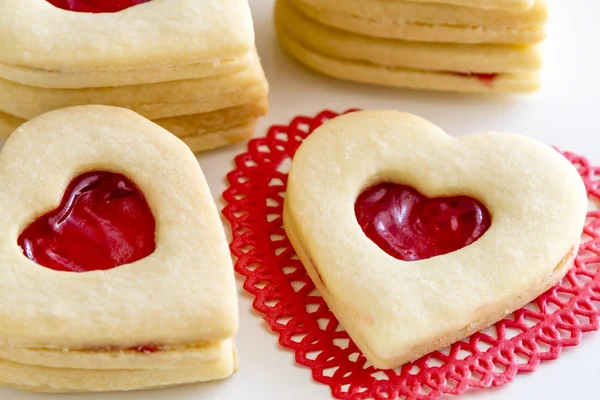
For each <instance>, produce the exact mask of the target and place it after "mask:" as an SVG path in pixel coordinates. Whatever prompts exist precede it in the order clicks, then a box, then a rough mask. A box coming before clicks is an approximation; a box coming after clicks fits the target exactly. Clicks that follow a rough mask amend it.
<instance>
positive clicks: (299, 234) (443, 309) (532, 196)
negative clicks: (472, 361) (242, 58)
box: [283, 111, 587, 368]
mask: <svg viewBox="0 0 600 400" xmlns="http://www.w3.org/2000/svg"><path fill="white" fill-rule="evenodd" d="M380 182H398V183H402V184H403V185H406V186H408V187H411V188H415V189H416V190H417V191H418V192H420V193H422V194H423V196H426V197H428V198H432V199H434V198H448V197H450V198H453V197H456V196H459V197H461V196H465V197H468V198H470V199H476V200H477V201H478V202H480V203H481V204H482V205H485V209H487V210H488V211H489V217H490V219H491V221H493V223H492V224H491V226H489V228H488V229H487V231H486V232H485V234H482V235H480V234H481V233H483V230H484V229H483V228H485V227H486V226H487V224H486V223H475V224H472V223H471V224H467V225H468V226H471V228H469V229H467V230H471V231H473V232H475V235H474V236H479V239H477V240H476V241H474V242H472V243H471V244H469V245H468V246H465V247H462V248H460V249H456V250H455V251H452V252H448V253H446V254H440V255H438V256H436V257H431V258H426V257H423V258H422V259H420V260H415V261H410V262H407V261H404V260H401V259H397V258H395V257H392V256H391V255H390V254H388V252H386V251H384V249H382V248H381V247H379V246H378V244H377V241H378V240H379V239H378V238H375V239H374V240H371V239H370V238H369V237H367V235H366V234H365V232H364V231H363V229H362V228H361V225H360V224H359V223H357V213H356V208H355V206H356V202H357V199H359V198H360V195H361V193H363V192H364V191H365V189H367V195H368V194H369V190H368V188H370V187H372V186H374V185H377V184H378V183H380ZM413 195H415V194H414V193H413ZM462 198H464V197H462ZM425 204H433V206H432V207H433V208H434V209H435V208H436V203H435V201H433V202H432V203H431V202H425ZM473 204H475V203H471V205H470V206H469V207H473ZM482 210H483V209H482ZM359 211H360V210H359ZM471 212H475V214H476V213H477V211H474V210H471ZM482 212H483V211H482ZM586 212H587V193H586V189H585V186H584V185H583V182H582V180H581V177H580V176H579V174H578V173H577V171H576V170H575V168H574V167H573V165H572V164H571V163H569V162H568V161H567V160H566V159H565V158H564V157H562V156H561V155H560V154H559V153H558V152H556V151H555V150H554V149H552V148H550V147H548V146H546V145H543V144H541V143H539V142H536V141H534V140H531V139H528V138H526V137H523V136H520V135H514V134H509V133H494V132H488V133H482V134H474V135H466V136H462V137H459V138H453V137H450V136H448V135H447V134H446V133H444V132H443V131H442V130H441V129H440V128H438V127H436V126H435V125H433V124H431V123H429V122H427V121H425V120H423V119H421V118H418V117H415V116H413V115H410V114H404V113H399V112H395V111H365V112H355V113H351V114H347V115H344V116H341V117H338V118H335V119H333V120H331V121H329V122H327V123H325V124H324V125H322V126H321V127H319V128H318V129H316V130H315V131H314V132H313V133H312V134H311V135H310V136H309V137H308V138H307V139H306V140H305V141H304V142H303V143H302V145H301V146H300V148H299V149H298V151H297V152H296V153H295V155H294V159H293V161H292V166H291V171H290V175H289V177H288V186H287V191H286V197H285V203H284V214H283V217H284V227H285V230H286V233H287V235H288V237H289V239H290V241H291V243H292V244H293V246H294V249H295V250H296V252H297V254H298V256H299V257H300V259H301V261H302V263H303V264H304V266H305V268H306V270H307V272H308V274H309V276H310V277H311V279H312V280H313V282H314V283H315V286H316V287H317V289H318V290H319V292H320V293H321V295H322V296H323V298H324V299H325V301H326V302H327V304H328V305H329V308H330V309H331V310H332V311H333V313H334V314H335V316H336V317H337V319H338V320H339V321H340V323H341V324H342V326H343V327H344V328H345V329H346V331H348V334H349V335H350V336H351V337H352V339H353V341H354V342H355V343H356V345H357V346H358V347H359V348H360V349H361V350H362V352H363V353H364V355H365V356H366V357H367V359H368V360H369V361H370V362H371V364H373V365H374V366H375V367H377V368H395V367H398V366H399V365H401V364H403V363H405V362H407V361H411V360H415V359H417V358H419V357H421V356H423V355H424V354H427V353H429V352H431V351H433V350H437V349H440V348H443V347H445V346H447V345H449V344H451V343H452V342H454V341H456V340H458V339H461V338H463V337H466V336H468V335H470V334H472V333H473V332H475V331H477V330H479V329H482V328H484V327H486V326H489V325H491V324H492V323H494V322H496V321H498V320H499V319H501V318H503V317H505V316H506V315H507V314H508V313H510V312H512V311H514V310H516V309H518V308H520V307H522V306H524V305H525V304H527V303H528V302H530V301H531V300H533V299H534V298H535V297H537V296H538V295H540V294H541V293H543V292H544V291H546V290H547V289H549V288H550V287H551V286H553V285H554V284H555V283H556V282H558V281H559V280H560V279H561V278H562V277H563V276H564V275H565V273H566V271H567V270H568V269H569V267H570V266H571V264H572V261H573V258H574V254H575V253H576V251H577V248H578V244H579V242H580V239H581V232H582V228H583V225H584V221H585V217H586ZM374 214H377V213H372V212H371V213H369V215H371V216H373V215H374ZM434 214H435V213H434ZM468 214H469V212H468V213H467V215H468ZM385 215H386V212H384V216H385ZM442 216H443V215H442ZM358 218H359V219H362V217H361V216H360V213H359V215H358ZM367 219H368V218H367ZM479 219H481V221H482V222H483V221H484V220H485V219H487V217H483V216H482V217H481V218H479V217H473V218H472V219H471V220H479ZM371 222H372V221H371ZM450 224H452V222H451V223H450ZM459 225H460V224H459ZM477 227H479V228H477ZM377 229H379V227H376V229H375V230H377ZM434 229H435V228H434ZM367 231H369V229H367ZM450 231H452V229H450ZM381 232H383V233H385V232H386V229H385V227H383V228H382V229H381ZM467 236H469V235H468V234H467V235H462V237H463V239H464V237H467ZM450 242H452V241H450ZM450 242H448V243H450ZM467 242H468V240H467ZM441 243H442V247H445V246H448V245H449V244H448V243H446V242H445V241H441ZM464 244H466V242H465V243H464ZM382 247H384V246H382ZM426 247H427V246H426ZM451 247H460V246H457V244H456V243H454V245H453V246H451ZM446 250H448V248H446ZM442 253H443V252H442ZM422 255H428V254H426V253H424V254H422Z"/></svg>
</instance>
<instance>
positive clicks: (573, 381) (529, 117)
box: [0, 0, 600, 400]
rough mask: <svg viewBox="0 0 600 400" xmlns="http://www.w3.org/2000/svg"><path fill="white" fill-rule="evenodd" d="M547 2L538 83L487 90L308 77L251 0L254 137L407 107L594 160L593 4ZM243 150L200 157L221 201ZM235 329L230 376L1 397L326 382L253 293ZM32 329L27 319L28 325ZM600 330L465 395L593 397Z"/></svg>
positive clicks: (217, 395)
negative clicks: (483, 93) (313, 118)
mask: <svg viewBox="0 0 600 400" xmlns="http://www.w3.org/2000/svg"><path fill="white" fill-rule="evenodd" d="M548 1H549V2H550V3H551V7H552V21H551V26H550V37H549V40H548V42H547V44H546V46H545V47H546V55H547V57H546V69H545V77H544V89H543V90H542V91H541V92H539V93H538V94H534V95H525V96H514V97H500V98H487V97H480V96H468V95H466V96H461V95H454V94H436V93H424V92H412V91H403V90H393V89H387V88H377V87H369V86H363V85H355V84H349V83H344V82H340V81H335V80H331V79H328V78H325V77H322V76H319V75H316V74H314V73H312V72H310V71H308V70H306V69H305V68H303V67H301V66H299V65H298V64H296V63H295V62H293V61H292V60H290V59H289V58H288V57H287V56H285V55H284V54H282V52H281V50H280V49H279V48H278V46H277V43H276V41H275V36H274V31H273V27H272V13H271V10H272V6H273V0H250V3H251V5H252V9H253V13H254V19H255V25H256V34H257V42H258V48H259V51H260V54H261V56H262V60H263V64H264V67H265V70H266V73H267V76H268V78H269V81H270V83H271V112H270V114H269V115H268V116H267V117H266V118H264V119H263V120H262V122H261V124H260V127H259V129H258V132H257V135H263V134H264V132H265V128H266V127H268V126H269V125H271V124H282V123H287V122H288V121H289V120H290V119H291V118H292V117H293V116H295V115H298V114H306V115H313V114H315V113H317V112H318V111H320V110H322V109H324V108H330V109H333V110H336V111H342V110H345V109H347V108H351V107H360V108H393V109H399V110H403V111H409V112H413V113H415V114H417V115H420V116H422V117H425V118H427V119H429V120H431V121H433V122H435V123H437V124H438V125H440V126H442V127H444V128H445V129H446V130H447V132H449V133H450V134H453V135H460V134H463V133H469V132H473V131H482V130H505V131H513V132H517V133H522V134H525V135H529V136H532V137H535V138H537V139H540V140H542V141H544V142H546V143H548V144H553V145H556V146H559V147H561V148H563V149H568V150H571V151H575V152H577V153H580V154H584V155H586V156H588V157H589V158H590V159H591V160H592V161H594V162H596V163H600V121H599V119H598V116H599V115H600V104H599V103H598V100H597V99H596V98H595V96H596V95H597V94H598V93H600V55H599V52H600V45H599V44H598V42H597V41H596V40H595V38H597V39H600V24H599V23H598V21H597V19H596V18H597V16H598V15H600V2H599V1H597V0H568V1H565V0H548ZM244 149H245V146H244V145H237V146H234V147H229V148H227V149H223V150H218V151H214V152H211V153H208V154H204V155H202V156H200V157H199V159H200V163H201V165H202V167H203V169H204V173H205V174H206V176H207V179H208V182H209V184H210V186H211V188H212V190H213V195H214V197H215V199H216V200H217V201H218V202H219V204H220V206H222V204H223V203H222V200H221V193H222V192H223V190H224V189H225V186H226V185H225V181H224V177H225V174H226V173H227V172H229V170H230V169H231V168H232V159H233V157H234V156H235V155H236V154H238V153H240V152H242V151H243V150H244ZM238 286H240V293H241V296H240V297H241V300H240V302H241V305H240V314H241V315H240V318H241V328H240V331H239V333H238V335H237V346H238V349H239V353H240V360H241V369H240V371H239V373H238V374H237V375H236V376H234V377H233V378H231V379H229V380H226V381H223V382H219V383H211V384H205V385H194V386H188V387H182V388H175V389H165V390H157V391H149V392H139V393H119V394H114V393H111V394H96V395H53V396H48V395H42V394H28V393H21V392H18V391H14V390H10V389H0V399H1V400H40V399H48V398H50V399H53V400H84V399H86V400H109V399H110V400H158V399H161V400H162V399H165V400H166V399H168V400H200V399H210V400H224V399H236V400H238V399H286V400H306V399H314V400H317V399H327V398H331V395H330V391H329V388H328V387H327V386H325V385H321V384H318V383H315V382H313V381H312V379H311V374H310V371H309V369H307V368H304V367H302V366H299V365H296V364H295V362H294V356H293V354H292V352H291V351H289V350H285V349H282V348H280V347H279V345H278V344H277V336H276V335H275V334H273V333H272V332H271V331H270V330H269V328H268V327H267V325H266V323H265V322H264V321H263V320H262V319H261V318H260V316H259V315H258V314H257V313H256V312H254V311H253V309H252V305H251V303H252V298H251V297H250V296H249V295H248V294H246V293H245V292H243V290H242V289H241V279H239V280H238ZM32 328H33V329H35V327H32ZM599 362H600V333H588V334H586V335H584V339H583V342H582V343H581V344H580V345H579V346H577V347H574V348H569V349H566V350H564V351H563V354H562V355H561V356H560V358H559V359H558V360H557V361H552V362H549V363H545V364H542V365H541V366H540V367H539V368H538V370H537V371H536V372H534V373H532V374H522V375H518V376H517V377H516V379H515V380H514V382H513V383H511V384H508V385H506V386H503V387H501V388H499V389H487V390H476V391H471V392H469V393H468V394H466V395H464V396H462V397H464V398H466V399H482V400H513V399H527V400H531V399H544V400H559V399H565V398H572V399H588V398H589V399H593V398H600V394H599V393H598V392H599V391H600V389H598V379H600V372H599V371H600V369H599V368H598V363H599Z"/></svg>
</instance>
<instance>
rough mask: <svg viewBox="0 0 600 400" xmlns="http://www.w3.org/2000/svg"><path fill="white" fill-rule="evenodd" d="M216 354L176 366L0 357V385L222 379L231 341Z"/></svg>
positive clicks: (128, 386) (150, 385)
mask: <svg viewBox="0 0 600 400" xmlns="http://www.w3.org/2000/svg"><path fill="white" fill-rule="evenodd" d="M219 352H220V357H219V358H217V359H215V360H212V361H211V362H208V363H206V364H204V365H200V366H194V367H193V368H180V369H163V370H161V369H154V370H152V369H141V370H135V369H133V370H118V369H117V370H93V369H87V370H85V369H68V368H64V369H62V368H48V367H40V366H35V365H27V364H19V363H14V362H11V361H7V360H3V359H0V386H10V387H14V388H17V389H22V390H27V391H32V392H48V393H84V392H109V391H126V390H139V389H155V388H162V387H169V386H176V385H184V384H190V383H197V382H206V381H212V380H219V379H225V378H227V377H229V376H231V375H232V374H234V373H235V372H236V371H237V354H236V350H235V348H234V346H233V343H232V341H231V340H227V341H225V342H223V344H222V346H221V349H220V350H219Z"/></svg>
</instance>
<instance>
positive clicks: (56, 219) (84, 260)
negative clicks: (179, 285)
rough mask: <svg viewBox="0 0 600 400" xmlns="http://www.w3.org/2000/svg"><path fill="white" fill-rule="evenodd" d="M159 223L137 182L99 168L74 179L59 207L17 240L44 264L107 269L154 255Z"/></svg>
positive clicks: (66, 268) (85, 269)
mask: <svg viewBox="0 0 600 400" xmlns="http://www.w3.org/2000/svg"><path fill="white" fill-rule="evenodd" d="M155 227H156V222H155V220H154V216H153V215H152V211H151V210H150V206H149V205H148V202H147V201H146V198H145V197H144V194H143V193H142V192H141V191H140V189H139V188H138V187H137V186H136V185H135V184H134V183H133V182H131V181H130V180H129V179H128V178H126V177H125V176H123V175H121V174H116V173H113V172H106V171H95V172H88V173H85V174H82V175H80V176H78V177H76V178H75V179H74V180H73V181H72V182H71V183H70V184H69V186H68V187H67V190H66V191H65V194H64V197H63V199H62V201H61V203H60V205H59V206H58V207H57V208H56V209H55V210H53V211H50V212H48V213H47V214H44V215H42V216H41V217H39V218H38V219H37V220H35V221H34V222H33V223H32V224H31V225H29V226H28V227H27V228H26V229H25V230H24V231H23V233H21V235H20V236H19V239H18V244H19V246H21V248H22V249H23V253H24V254H25V255H26V256H27V257H28V258H29V259H30V260H32V261H35V262H36V263H37V264H39V265H42V266H44V267H46V268H50V269H53V270H57V271H69V272H88V271H97V270H108V269H112V268H115V267H118V266H120V265H124V264H129V263H132V262H134V261H138V260H141V259H142V258H144V257H147V256H149V255H150V254H152V253H153V252H154V250H155V248H156V243H155V240H154V231H155Z"/></svg>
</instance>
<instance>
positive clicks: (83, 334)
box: [0, 106, 237, 380]
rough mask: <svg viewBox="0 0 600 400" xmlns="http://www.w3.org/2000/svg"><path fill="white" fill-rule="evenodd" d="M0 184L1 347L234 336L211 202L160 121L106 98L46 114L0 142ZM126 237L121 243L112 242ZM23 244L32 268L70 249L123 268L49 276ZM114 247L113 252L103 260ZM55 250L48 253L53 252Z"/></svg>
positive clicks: (230, 286) (170, 343)
mask: <svg viewBox="0 0 600 400" xmlns="http://www.w3.org/2000/svg"><path fill="white" fill-rule="evenodd" d="M90 171H96V172H93V173H91V174H89V173H88V172H90ZM102 171H111V172H102ZM125 177H126V178H125ZM98 178H100V179H98ZM74 179H75V181H73V180H74ZM95 184H97V185H98V186H96V187H94V188H92V190H91V191H86V190H84V187H85V186H88V187H87V189H90V186H89V185H92V186H93V185H95ZM0 187H2V188H4V189H3V190H0V215H2V218H3V223H2V231H1V233H0V254H2V258H1V259H0V303H1V304H2V307H1V308H0V342H2V344H3V345H4V346H7V347H14V348H20V349H24V348H33V349H63V348H66V349H71V350H77V349H98V348H110V349H112V348H118V349H129V348H138V347H140V346H145V345H153V346H158V347H160V348H166V349H171V348H178V347H185V346H196V345H197V344H202V343H215V342H219V341H224V340H229V339H230V338H231V337H232V336H233V334H234V333H235V331H236V330H237V294H236V287H235V280H234V275H233V267H232V263H231V255H230V253H229V249H228V245H227V239H226V237H225V233H224V231H223V226H222V223H221V220H220V217H219V213H218V211H217V208H216V205H215V203H214V201H213V198H212V195H211V193H210V190H209V188H208V185H207V183H206V180H205V178H204V175H203V173H202V170H201V169H200V166H199V165H198V161H197V160H196V158H195V156H194V155H193V153H192V152H191V151H190V150H189V148H188V147H187V146H186V145H185V144H184V143H183V142H182V141H180V140H179V139H177V138H176V137H174V136H173V135H172V134H170V133H169V132H167V131H166V130H164V129H162V128H161V127H159V126H158V125H156V124H154V123H152V122H150V121H148V120H147V119H145V118H143V117H141V116H139V115H137V114H135V113H134V112H132V111H128V110H124V109H120V108H115V107H105V106H83V107H72V108H67V109H63V110H57V111H53V112H50V113H47V114H44V115H42V116H40V117H37V118H35V119H33V120H31V121H29V122H27V123H25V124H24V125H22V126H21V127H20V128H19V129H18V130H17V131H16V132H15V133H14V134H13V135H12V136H11V137H10V139H9V140H8V141H7V142H6V144H5V145H4V147H3V149H2V153H1V155H0ZM136 188H137V189H136ZM65 193H66V194H67V195H66V197H67V200H66V201H63V203H64V204H62V205H61V206H60V207H59V209H58V210H55V209H56V207H57V204H61V199H63V197H65ZM106 200H109V201H106ZM52 210H54V211H52ZM136 210H137V211H136ZM49 212H50V214H48V213H49ZM67 214H70V219H69V218H66V219H65V218H63V217H64V216H65V215H67ZM40 216H42V217H41V218H40ZM33 221H35V222H33ZM32 222H33V224H32ZM108 223H110V224H113V226H111V227H108V226H107V224H108ZM81 224H83V225H85V226H84V227H82V226H80V225H81ZM134 224H135V226H132V225H134ZM115 227H117V228H118V229H113V228H115ZM140 232H142V233H141V234H140ZM123 234H125V235H127V236H129V239H128V240H126V242H127V243H117V241H118V240H120V239H121V237H119V238H117V236H122V235H123ZM82 235H88V236H87V237H86V239H85V240H83V239H82V238H81V236H82ZM19 236H21V239H22V240H18V239H19ZM55 239H57V240H56V241H54V240H55ZM70 240H73V241H74V242H73V243H68V242H69V241H70ZM26 241H27V242H29V243H30V245H28V246H26V248H28V247H29V248H32V249H33V250H32V254H33V255H34V257H32V258H36V259H37V260H38V261H39V262H42V261H41V260H42V259H47V260H50V261H49V262H50V263H54V262H57V261H58V257H62V256H64V255H65V254H66V255H67V256H68V257H67V258H70V259H69V262H68V263H67V264H69V266H70V263H71V262H72V261H73V260H74V261H76V263H75V264H77V268H79V267H80V266H87V267H89V266H92V268H90V269H98V268H95V267H94V266H95V263H96V262H99V263H100V264H101V266H102V267H105V266H111V265H112V264H113V261H114V259H117V261H116V262H115V263H116V264H122V263H126V264H124V265H121V266H120V267H119V268H112V269H108V270H94V271H90V272H86V273H65V272H62V271H55V270H53V269H50V268H43V267H41V266H40V265H38V264H36V263H35V262H34V261H32V260H30V259H29V258H27V257H26V256H25V255H24V254H23V249H22V248H21V247H20V246H19V242H21V243H25V242H26ZM134 242H135V243H134ZM39 244H41V247H40V248H39V249H36V246H37V245H39ZM70 246H72V247H80V248H70ZM154 246H155V249H154ZM111 249H112V250H111ZM115 249H117V251H116V253H118V254H116V257H113V256H115V254H112V255H111V256H110V257H105V254H104V252H105V251H109V252H112V251H114V250H115ZM133 249H135V250H133ZM152 250H153V251H152ZM54 251H56V253H59V254H58V255H56V256H57V257H54V256H52V255H49V254H48V253H49V252H54ZM121 251H123V252H124V253H126V254H120V253H121ZM63 252H65V253H63ZM86 253H87V254H86ZM103 254H104V255H103ZM86 256H87V257H86ZM80 257H81V258H80ZM136 259H137V261H135V260H136ZM44 264H45V262H44ZM59 264H60V263H59ZM46 266H51V265H46ZM53 266H56V265H53ZM63 266H64V265H59V267H60V268H56V269H64V268H62V267H63ZM74 305H76V306H74ZM165 310H168V312H165ZM32 326H35V327H36V329H31V327H32ZM74 326H76V327H77V329H73V327H74ZM99 326H102V329H98V327H99ZM0 380H1V379H0Z"/></svg>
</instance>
